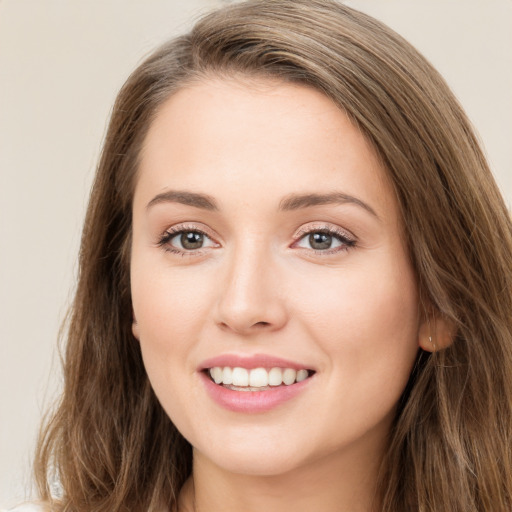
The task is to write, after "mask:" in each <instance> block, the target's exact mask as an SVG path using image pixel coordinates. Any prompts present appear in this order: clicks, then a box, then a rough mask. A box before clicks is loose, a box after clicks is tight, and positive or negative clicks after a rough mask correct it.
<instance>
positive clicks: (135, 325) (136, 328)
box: [132, 311, 140, 341]
mask: <svg viewBox="0 0 512 512" xmlns="http://www.w3.org/2000/svg"><path fill="white" fill-rule="evenodd" d="M132 334H133V336H134V338H135V339H136V340H137V341H139V340H140V333H139V324H138V323H137V319H136V318H135V313H134V312H133V311H132Z"/></svg>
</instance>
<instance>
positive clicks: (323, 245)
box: [309, 233, 332, 250]
mask: <svg viewBox="0 0 512 512" xmlns="http://www.w3.org/2000/svg"><path fill="white" fill-rule="evenodd" d="M309 244H310V245H311V247H312V248H313V249H317V250H322V249H329V248H330V247H331V244H332V236H331V235H328V234H326V233H312V234H311V235H309Z"/></svg>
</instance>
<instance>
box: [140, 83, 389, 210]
mask: <svg viewBox="0 0 512 512" xmlns="http://www.w3.org/2000/svg"><path fill="white" fill-rule="evenodd" d="M138 181H139V183H138V185H137V187H136V199H137V196H140V195H141V194H142V195H144V196H149V195H150V194H151V193H153V194H155V193H158V192H161V191H162V190H163V189H165V188H176V187H178V188H183V187H186V188H187V189H190V190H192V191H196V190H197V191H202V192H205V191H206V192H209V191H211V192H212V193H214V194H219V195H220V196H222V195H223V192H226V194H227V193H231V195H232V192H233V190H234V189H236V190H237V195H238V196H239V197H243V195H244V193H250V194H252V196H254V190H256V189H260V190H264V191H265V192H266V194H265V199H268V198H270V197H271V196H273V195H275V196H276V200H277V196H279V195H281V196H283V195H285V194H287V193H290V192H295V189H299V190H298V191H303V189H310V191H311V192H318V193H324V192H327V191H329V190H331V189H339V190H340V191H343V192H345V193H347V194H358V195H360V196H361V195H362V196H363V197H361V199H362V200H364V199H365V198H366V199H367V200H368V201H370V200H371V201H373V202H377V203H382V204H381V205H380V206H377V209H379V208H380V209H382V210H383V211H386V210H389V209H390V208H392V209H394V204H393V202H394V199H393V197H392V196H393V194H392V190H391V186H390V184H389V182H388V178H387V176H386V173H385V171H384V169H383V166H382V165H381V163H380V161H379V158H378V157H377V155H376V153H375V151H374V149H373V147H372V146H371V145H370V144H369V143H368V141H367V140H366V138H365V137H364V136H363V135H362V134H361V132H360V131H359V130H358V128H357V127H356V126H355V125H354V124H353V123H351V122H350V120H349V119H348V117H347V116H346V115H345V114H344V113H343V112H342V110H341V109H340V108H339V107H337V106H336V105H335V104H334V102H332V101H331V100H330V99H329V98H327V97H326V96H325V95H323V94H322V93H320V92H319V91H317V90H315V89H312V88H309V87H306V86H302V85H295V84H286V83H282V82H276V81H275V80H265V79H258V80H256V81H254V80H253V81H251V82H249V79H248V78H245V79H243V80H241V79H210V80H205V81H202V82H198V83H194V84H192V85H189V86H187V87H185V88H183V89H181V90H179V91H178V92H176V93H175V94H174V95H173V96H171V97H170V98H169V99H168V100H167V101H166V102H165V103H164V104H163V105H162V107H161V108H160V110H159V112H158V114H157V116H156V118H155V120H154V121H153V123H152V125H151V127H150V129H149V131H148V134H147V136H146V139H145V142H144V145H143V150H142V153H141V165H140V168H139V180H138ZM227 185H229V187H228V186H227ZM205 189H208V190H205ZM327 189H328V190H327ZM221 200H222V197H221Z"/></svg>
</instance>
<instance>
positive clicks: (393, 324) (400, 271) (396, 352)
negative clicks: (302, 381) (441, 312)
mask: <svg viewBox="0 0 512 512" xmlns="http://www.w3.org/2000/svg"><path fill="white" fill-rule="evenodd" d="M375 262H376V264H374V265H361V266H360V267H357V268H356V267H354V266H353V267H350V268H349V267H348V266H347V267H345V268H343V269H331V270H332V271H331V272H330V273H329V276H324V277H322V275H321V274H320V273H319V274H318V275H317V276H316V279H314V280H310V279H303V280H302V281H301V283H300V287H301V288H302V293H300V296H298V297H299V298H298V299H297V301H296V307H297V308H298V309H300V310H301V314H300V315H296V316H297V318H300V321H301V329H303V330H307V331H308V332H309V335H310V337H311V338H312V339H315V340H316V343H317V344H318V345H319V346H321V347H322V349H323V350H324V352H325V353H326V354H328V358H329V364H330V365H331V367H332V370H333V375H336V377H337V378H339V379H340V380H343V385H344V386H346V384H347V381H349V382H350V383H351V384H355V383H357V384H358V385H360V387H358V386H353V389H354V390H355V389H356V388H357V389H358V390H359V391H360V392H361V391H362V390H363V391H366V392H367V393H368V394H379V393H380V392H381V391H382V390H383V389H385V388H386V387H387V388H388V389H390V399H391V400H392V396H391V395H397V394H398V396H399V395H400V394H401V392H402V390H403V387H404V386H405V384H406V382H407V379H408V377H409V374H410V371H411V368H412V365H413V363H414V360H415V358H416V354H417V351H418V329H419V316H418V297H417V290H416V284H415V279H414V275H413V272H412V270H411V268H410V266H409V265H408V264H406V263H405V262H404V263H403V264H399V263H396V261H395V262H394V261H393V259H392V258H380V259H378V258H375ZM337 384H338V385H339V384H340V383H339V382H337ZM391 388H392V389H391ZM354 396H355V395H354ZM368 396H369V395H368ZM359 399H360V396H359Z"/></svg>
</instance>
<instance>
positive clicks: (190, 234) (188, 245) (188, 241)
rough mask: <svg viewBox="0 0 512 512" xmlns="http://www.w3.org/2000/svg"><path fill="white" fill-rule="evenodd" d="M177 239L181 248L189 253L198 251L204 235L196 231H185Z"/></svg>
mask: <svg viewBox="0 0 512 512" xmlns="http://www.w3.org/2000/svg"><path fill="white" fill-rule="evenodd" d="M176 238H177V237H176ZM179 239H180V243H181V247H182V248H183V249H187V250H189V251H193V250H194V249H200V248H201V247H202V246H203V243H204V235H203V234H202V233H198V232H197V231H185V232H183V233H181V235H179Z"/></svg>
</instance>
